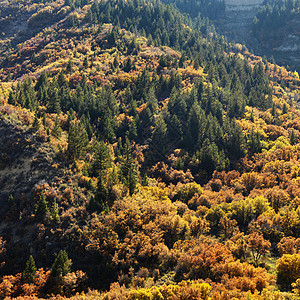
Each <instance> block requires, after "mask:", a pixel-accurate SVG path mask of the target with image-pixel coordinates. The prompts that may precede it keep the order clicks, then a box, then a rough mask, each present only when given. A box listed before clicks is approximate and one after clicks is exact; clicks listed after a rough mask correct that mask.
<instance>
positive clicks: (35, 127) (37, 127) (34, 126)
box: [32, 114, 40, 131]
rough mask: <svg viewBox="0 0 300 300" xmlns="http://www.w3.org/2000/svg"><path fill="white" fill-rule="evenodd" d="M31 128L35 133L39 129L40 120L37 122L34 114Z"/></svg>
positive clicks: (37, 119)
mask: <svg viewBox="0 0 300 300" xmlns="http://www.w3.org/2000/svg"><path fill="white" fill-rule="evenodd" d="M32 128H33V129H34V130H35V131H38V130H39V128H40V120H39V118H38V117H37V115H36V114H35V115H34V120H33V123H32Z"/></svg>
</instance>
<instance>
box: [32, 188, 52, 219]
mask: <svg viewBox="0 0 300 300" xmlns="http://www.w3.org/2000/svg"><path fill="white" fill-rule="evenodd" d="M48 212H49V209H48V202H47V201H46V196H45V194H44V192H42V193H41V195H40V199H39V201H38V203H37V204H36V206H35V217H36V219H37V220H39V221H41V220H43V218H44V217H45V215H46V213H48Z"/></svg>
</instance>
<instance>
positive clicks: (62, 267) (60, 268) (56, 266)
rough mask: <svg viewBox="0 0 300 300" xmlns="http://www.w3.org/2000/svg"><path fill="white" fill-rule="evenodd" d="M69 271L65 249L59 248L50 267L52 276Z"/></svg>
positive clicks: (68, 261)
mask: <svg viewBox="0 0 300 300" xmlns="http://www.w3.org/2000/svg"><path fill="white" fill-rule="evenodd" d="M70 272H71V260H70V259H69V257H68V254H67V252H66V251H65V250H60V251H59V253H58V255H57V257H56V258H55V260H54V263H53V265H52V269H51V275H52V276H53V277H58V276H65V275H66V274H68V273H70Z"/></svg>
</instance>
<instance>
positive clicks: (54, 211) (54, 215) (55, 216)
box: [50, 199, 60, 223]
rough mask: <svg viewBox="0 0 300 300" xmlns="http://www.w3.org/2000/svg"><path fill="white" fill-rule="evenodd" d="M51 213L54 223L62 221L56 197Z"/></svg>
mask: <svg viewBox="0 0 300 300" xmlns="http://www.w3.org/2000/svg"><path fill="white" fill-rule="evenodd" d="M50 215H51V219H52V221H53V222H54V223H59V222H60V217H59V215H58V204H57V202H56V199H54V201H53V204H52V206H51V208H50Z"/></svg>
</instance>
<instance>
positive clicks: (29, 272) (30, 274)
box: [22, 255, 37, 283]
mask: <svg viewBox="0 0 300 300" xmlns="http://www.w3.org/2000/svg"><path fill="white" fill-rule="evenodd" d="M36 270H37V268H36V266H35V261H34V259H33V256H32V255H30V256H29V259H28V260H27V262H26V267H25V270H24V271H23V273H22V278H23V279H24V280H25V281H26V282H29V283H32V282H33V279H34V277H35V273H36Z"/></svg>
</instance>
